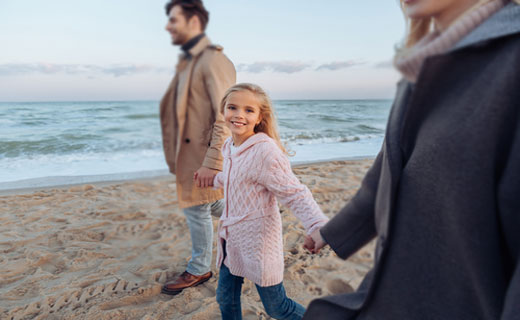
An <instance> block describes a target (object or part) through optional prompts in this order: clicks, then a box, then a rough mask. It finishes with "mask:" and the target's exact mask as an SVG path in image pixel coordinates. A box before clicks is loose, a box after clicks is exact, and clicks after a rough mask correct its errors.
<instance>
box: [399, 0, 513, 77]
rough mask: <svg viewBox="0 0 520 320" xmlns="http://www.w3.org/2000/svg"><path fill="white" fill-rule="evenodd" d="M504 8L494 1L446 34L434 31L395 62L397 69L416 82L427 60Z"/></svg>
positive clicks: (466, 17) (463, 19)
mask: <svg viewBox="0 0 520 320" xmlns="http://www.w3.org/2000/svg"><path fill="white" fill-rule="evenodd" d="M503 6H504V1H503V0H492V1H489V2H486V3H484V4H482V5H481V6H479V7H477V8H475V9H473V10H471V11H469V12H468V13H466V14H464V15H463V16H462V17H460V18H459V19H458V20H456V21H455V22H454V23H453V24H452V25H451V26H449V27H448V28H447V29H446V30H445V31H444V32H439V31H432V32H430V33H429V34H428V35H426V36H425V37H424V38H423V39H421V40H420V41H419V42H417V43H416V44H415V45H414V46H413V47H411V48H410V49H407V51H406V52H405V53H404V54H401V55H398V56H397V58H396V60H395V66H396V68H397V69H398V70H399V71H401V73H402V75H403V77H404V78H405V79H407V80H408V81H410V82H416V81H417V76H418V75H419V71H420V70H421V67H422V65H423V62H424V60H425V59H426V58H428V57H430V56H433V55H437V54H441V53H444V52H446V51H447V50H449V49H450V48H452V47H453V46H454V45H455V44H456V43H457V42H458V41H460V40H461V39H462V38H463V37H464V36H466V35H467V34H468V33H470V32H471V31H472V30H474V29H475V28H476V27H477V26H478V25H479V24H481V23H482V22H483V21H484V20H486V19H487V18H489V17H490V16H491V15H492V14H493V13H495V12H497V11H498V10H499V9H500V8H502V7H503Z"/></svg>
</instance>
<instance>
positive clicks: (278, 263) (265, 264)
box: [214, 83, 328, 320]
mask: <svg viewBox="0 0 520 320" xmlns="http://www.w3.org/2000/svg"><path fill="white" fill-rule="evenodd" d="M221 111H222V112H223V113H224V119H225V122H226V125H227V127H228V128H229V129H230V130H231V134H232V136H231V137H230V138H228V139H227V140H226V142H225V143H224V146H223V147H222V153H223V155H224V169H223V172H221V173H218V174H217V176H216V177H215V179H214V186H215V187H216V188H218V187H223V188H224V198H225V208H224V213H223V214H222V217H221V218H220V223H219V231H218V251H217V267H220V275H219V280H218V289H217V302H218V303H219V306H220V310H221V313H222V318H223V319H224V320H226V319H241V318H242V312H241V306H240V292H241V288H242V283H243V281H244V280H243V279H244V278H247V279H249V280H251V281H253V282H254V283H255V284H256V288H257V290H258V294H259V295H260V298H261V300H262V303H263V305H264V307H265V309H266V312H267V313H268V314H269V315H270V316H271V317H273V318H275V319H301V317H302V316H303V313H304V312H305V309H304V308H303V307H302V306H301V305H300V304H298V303H296V302H294V301H293V300H291V299H289V298H287V296H286V294H285V289H284V286H283V283H282V280H283V271H284V263H283V240H282V221H281V217H280V212H279V211H278V205H277V202H276V199H275V197H276V198H278V199H279V200H280V201H281V202H282V203H283V204H284V205H286V206H287V207H289V208H290V209H291V210H292V212H293V213H294V214H295V215H296V216H297V217H298V218H299V219H300V220H301V221H302V223H303V225H304V227H305V229H306V230H307V233H308V234H310V233H311V232H313V231H314V230H316V229H317V228H320V227H321V226H323V225H324V224H325V223H326V222H327V220H328V219H327V217H325V215H324V214H323V213H322V212H321V210H320V208H319V207H318V205H317V204H316V202H315V201H314V199H313V198H312V195H311V193H310V191H309V189H307V187H305V186H304V185H303V184H301V183H300V182H299V181H298V179H297V178H296V177H295V176H294V174H293V173H292V171H291V166H290V164H289V160H288V159H287V157H286V155H285V154H286V151H285V149H284V147H283V145H282V144H281V142H280V138H279V136H278V132H277V129H276V122H275V118H274V113H273V107H272V104H271V102H270V100H269V98H268V96H267V94H266V93H265V92H264V91H263V90H262V89H261V88H260V87H258V86H256V85H253V84H247V83H242V84H237V85H235V86H233V87H231V88H230V89H229V90H228V91H227V92H226V94H225V95H224V98H223V99H222V103H221Z"/></svg>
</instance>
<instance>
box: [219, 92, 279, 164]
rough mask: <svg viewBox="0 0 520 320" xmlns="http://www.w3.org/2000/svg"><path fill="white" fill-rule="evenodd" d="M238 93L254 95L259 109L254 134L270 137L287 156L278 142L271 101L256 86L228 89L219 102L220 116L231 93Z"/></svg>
mask: <svg viewBox="0 0 520 320" xmlns="http://www.w3.org/2000/svg"><path fill="white" fill-rule="evenodd" d="M238 91H249V92H251V93H252V94H254V95H255V97H256V99H257V100H258V102H259V108H260V119H261V120H260V123H259V124H257V125H256V126H255V128H254V131H255V133H258V132H263V133H265V134H266V135H268V136H269V137H271V138H272V139H273V140H274V141H275V142H276V144H277V145H278V147H280V149H281V150H282V151H283V153H285V154H287V155H289V152H288V151H287V149H286V148H285V147H284V145H283V144H282V141H281V140H280V135H279V134H278V127H277V125H276V117H275V114H274V108H273V104H272V102H271V99H269V96H268V95H267V93H266V92H265V91H264V90H263V89H262V88H260V87H259V86H257V85H256V84H252V83H238V84H235V85H234V86H232V87H231V88H229V89H228V90H227V91H226V93H225V94H224V97H223V98H222V101H221V102H220V111H221V112H222V114H224V111H225V108H226V103H227V100H228V98H229V96H230V95H231V94H232V93H233V92H238Z"/></svg>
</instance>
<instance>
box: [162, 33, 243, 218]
mask: <svg viewBox="0 0 520 320" xmlns="http://www.w3.org/2000/svg"><path fill="white" fill-rule="evenodd" d="M189 53H190V54H189V55H185V54H182V55H181V57H180V58H179V63H178V64H177V70H176V74H175V77H174V78H173V80H172V82H171V84H170V86H169V87H168V90H167V91H166V93H165V95H164V97H163V99H162V101H161V104H160V117H161V129H162V139H163V148H164V154H165V157H166V163H167V164H168V167H169V168H170V172H171V173H173V174H175V175H176V183H177V196H178V200H179V205H180V207H181V208H186V207H191V206H195V205H200V204H204V203H209V202H213V201H216V200H218V199H222V198H223V193H222V190H214V189H213V188H199V187H197V186H196V184H195V183H194V181H193V174H194V173H195V171H197V170H198V169H199V168H200V167H201V166H204V167H207V168H211V169H215V170H222V161H223V159H222V153H221V147H222V144H223V143H224V140H225V139H226V138H227V137H228V136H229V130H228V129H227V128H226V127H225V124H224V116H223V115H222V113H221V112H220V100H221V99H222V97H223V95H224V93H225V91H226V90H227V89H228V88H229V87H231V86H232V85H234V84H235V81H236V71H235V67H234V66H233V63H232V62H231V61H230V60H229V59H228V58H227V57H226V56H225V55H224V54H223V53H222V47H219V46H215V45H211V43H210V41H209V39H208V38H207V37H204V38H202V39H201V40H200V41H199V42H198V43H197V44H196V45H195V46H194V47H193V48H191V49H190V50H189Z"/></svg>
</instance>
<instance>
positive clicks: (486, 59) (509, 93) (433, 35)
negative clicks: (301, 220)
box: [305, 0, 520, 320]
mask: <svg viewBox="0 0 520 320" xmlns="http://www.w3.org/2000/svg"><path fill="white" fill-rule="evenodd" d="M402 6H403V11H404V13H405V15H406V16H407V17H408V18H409V34H408V37H407V40H406V45H405V47H404V48H403V49H402V50H400V51H399V52H398V53H397V57H396V59H395V64H396V67H397V69H398V70H399V71H400V72H401V73H402V75H403V77H404V79H403V81H401V82H400V83H399V87H398V91H397V98H396V99H395V102H394V105H393V107H392V111H391V113H390V117H389V120H388V125H387V131H386V137H385V143H384V145H383V148H382V150H381V152H380V154H379V155H378V157H377V158H376V160H375V161H374V164H373V166H372V168H371V169H370V170H369V172H368V173H367V175H366V177H365V179H364V181H363V183H362V186H361V188H360V190H359V191H358V193H357V194H356V196H355V197H354V198H353V199H352V200H351V202H350V203H349V204H348V205H347V206H345V207H344V208H343V209H342V210H341V211H340V212H339V213H338V215H337V216H335V217H334V218H333V219H332V220H331V221H330V222H329V223H328V224H327V225H326V226H325V227H323V229H321V230H317V231H315V232H314V233H313V234H312V238H313V240H314V242H315V243H314V246H313V250H314V251H317V250H319V249H320V248H321V247H323V245H324V244H325V242H326V243H328V244H329V245H330V246H331V248H332V249H333V250H334V251H336V252H337V253H338V255H339V256H340V257H342V258H347V257H348V256H350V255H351V254H353V253H354V252H356V250H357V249H359V248H360V247H361V246H363V245H364V244H365V243H367V242H368V241H370V240H371V239H373V238H374V237H377V246H376V261H375V266H374V269H373V270H372V271H371V272H370V273H369V275H368V276H367V277H366V278H365V280H364V281H363V284H362V285H361V286H360V288H359V289H358V291H357V292H356V293H353V294H343V295H339V296H334V297H326V298H323V299H319V300H316V301H313V302H311V304H310V306H309V309H308V310H307V313H306V314H305V319H313V320H314V319H327V320H331V319H332V320H333V319H386V320H397V319H482V320H491V319H503V320H506V319H507V320H509V319H519V306H520V236H519V230H520V197H519V195H520V72H519V71H520V5H518V4H517V3H515V2H513V1H503V0H484V1H479V0H403V1H402Z"/></svg>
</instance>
